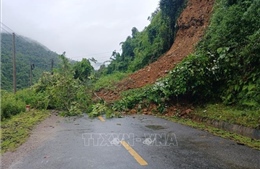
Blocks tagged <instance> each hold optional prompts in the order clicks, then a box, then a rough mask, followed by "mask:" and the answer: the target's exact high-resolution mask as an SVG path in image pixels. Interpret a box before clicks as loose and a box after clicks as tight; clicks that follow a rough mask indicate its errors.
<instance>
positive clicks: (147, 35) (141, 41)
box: [103, 0, 184, 74]
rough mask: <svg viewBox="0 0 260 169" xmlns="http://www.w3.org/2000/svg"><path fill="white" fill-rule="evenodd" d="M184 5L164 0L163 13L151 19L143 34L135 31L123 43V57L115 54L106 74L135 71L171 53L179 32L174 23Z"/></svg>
mask: <svg viewBox="0 0 260 169" xmlns="http://www.w3.org/2000/svg"><path fill="white" fill-rule="evenodd" d="M183 5H184V1H182V0H161V3H160V9H159V8H158V9H156V10H155V11H154V12H153V13H152V15H151V16H150V17H149V18H148V20H149V21H150V22H151V23H150V24H149V25H148V26H147V27H146V28H145V29H144V30H143V31H138V30H137V28H135V27H133V28H132V36H128V37H127V38H126V40H125V41H124V42H121V43H120V44H121V45H122V54H120V53H114V52H113V54H112V56H113V57H112V58H111V62H110V64H109V65H108V66H107V68H106V70H105V71H104V70H103V73H104V74H112V73H114V72H117V71H120V72H133V71H136V70H138V69H141V68H143V67H144V66H146V65H147V64H149V63H152V62H154V61H155V60H156V59H157V58H158V57H160V56H161V55H162V54H163V53H165V52H166V51H167V50H168V49H170V47H171V45H172V43H173V40H174V36H175V32H176V31H177V27H175V23H176V20H177V17H178V15H179V14H180V11H181V9H182V8H183Z"/></svg>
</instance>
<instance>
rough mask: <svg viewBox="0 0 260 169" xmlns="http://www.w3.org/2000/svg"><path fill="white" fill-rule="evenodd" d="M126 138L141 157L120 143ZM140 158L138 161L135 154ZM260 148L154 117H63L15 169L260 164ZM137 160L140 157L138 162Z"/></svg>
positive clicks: (151, 168)
mask: <svg viewBox="0 0 260 169" xmlns="http://www.w3.org/2000/svg"><path fill="white" fill-rule="evenodd" d="M123 141H125V142H126V143H128V145H129V146H130V147H131V148H133V149H134V150H135V152H136V153H137V154H138V155H140V157H142V160H143V161H145V162H146V163H147V165H144V166H142V165H140V163H139V162H140V157H139V158H138V157H136V156H135V155H134V156H133V155H132V154H130V153H129V152H128V150H126V148H125V147H124V146H122V144H121V143H122V142H123ZM134 157H136V158H137V160H136V159H135V158H134ZM259 159H260V151H257V150H254V149H251V148H248V147H246V146H242V145H238V144H236V143H235V142H234V141H230V140H226V139H222V138H219V137H216V136H213V135H212V134H210V133H207V132H204V131H200V130H196V129H193V128H190V127H187V126H183V125H180V124H176V123H173V122H170V121H167V120H164V119H160V118H156V117H153V116H143V115H135V116H128V117H124V118H118V119H117V118H114V119H108V120H106V121H105V122H102V121H100V120H99V119H98V118H96V119H89V118H88V117H86V116H85V117H81V118H65V119H64V121H61V122H59V129H58V130H57V131H56V132H55V134H54V135H53V136H52V137H50V138H48V139H47V140H45V141H43V142H42V143H41V145H40V146H38V147H37V148H36V149H34V150H32V151H31V152H30V153H28V154H27V155H26V156H24V157H23V158H22V159H20V160H18V161H15V162H14V163H13V164H12V165H11V166H10V168H13V169H18V168H19V169H92V168H95V169H139V168H140V169H141V168H149V169H175V168H176V169H182V168H185V169H186V168H187V169H188V168H201V169H203V168H208V169H216V168H223V169H224V168H231V169H232V168H234V169H239V168H241V169H242V168H260V161H259ZM138 160H139V162H138Z"/></svg>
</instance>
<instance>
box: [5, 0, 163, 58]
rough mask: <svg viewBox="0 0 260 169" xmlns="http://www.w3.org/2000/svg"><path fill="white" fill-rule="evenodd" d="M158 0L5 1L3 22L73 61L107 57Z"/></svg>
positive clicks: (140, 27)
mask: <svg viewBox="0 0 260 169" xmlns="http://www.w3.org/2000/svg"><path fill="white" fill-rule="evenodd" d="M158 4H159V0H2V9H1V14H2V15H1V22H2V23H4V24H5V25H7V26H8V27H10V28H11V29H12V30H13V31H14V32H16V33H17V34H20V35H22V36H25V37H28V38H31V39H33V40H36V41H38V42H40V43H42V44H43V45H45V46H46V47H48V48H49V49H50V50H52V51H54V52H57V53H58V54H62V53H63V52H64V51H66V56H67V57H68V58H71V59H73V60H81V59H82V58H84V57H85V58H91V57H94V58H95V59H97V60H98V61H99V62H104V61H106V60H108V59H109V58H110V56H111V54H112V51H113V50H117V51H120V45H119V43H120V42H122V41H125V39H126V37H127V36H129V35H131V29H132V28H133V27H136V28H137V29H138V30H139V31H141V30H143V28H144V27H145V26H147V25H148V24H149V21H148V20H147V18H148V16H150V15H151V13H152V12H154V11H155V9H156V8H157V7H158Z"/></svg>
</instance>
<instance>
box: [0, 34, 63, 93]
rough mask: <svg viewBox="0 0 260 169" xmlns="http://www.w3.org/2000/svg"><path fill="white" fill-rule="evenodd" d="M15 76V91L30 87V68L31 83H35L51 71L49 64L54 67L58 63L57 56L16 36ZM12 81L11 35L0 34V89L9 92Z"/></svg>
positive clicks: (41, 46) (30, 41) (31, 41)
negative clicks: (44, 73)
mask: <svg viewBox="0 0 260 169" xmlns="http://www.w3.org/2000/svg"><path fill="white" fill-rule="evenodd" d="M15 42H16V71H17V72H16V76H17V89H22V88H25V87H28V86H29V85H30V67H31V65H32V64H34V69H33V70H32V73H33V76H32V82H33V83H35V82H37V80H38V79H39V77H40V76H41V74H42V73H43V72H44V71H51V62H52V60H53V62H54V67H57V65H58V63H59V58H58V54H57V53H55V52H53V51H51V50H49V49H48V48H47V47H45V46H44V45H42V44H41V43H39V42H37V41H35V40H32V39H30V38H27V37H23V36H20V35H17V36H16V39H15ZM12 80H13V49H12V35H11V34H7V33H1V89H4V90H11V89H12Z"/></svg>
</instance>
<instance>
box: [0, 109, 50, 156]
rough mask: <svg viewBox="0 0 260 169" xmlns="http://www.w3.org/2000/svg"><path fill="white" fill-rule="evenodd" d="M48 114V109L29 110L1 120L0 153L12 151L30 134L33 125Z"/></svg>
mask: <svg viewBox="0 0 260 169" xmlns="http://www.w3.org/2000/svg"><path fill="white" fill-rule="evenodd" d="M49 115H50V113H49V111H40V110H31V111H27V112H22V113H20V114H17V115H14V116H12V117H10V118H9V119H5V120H3V121H2V122H1V130H0V132H1V154H2V153H4V152H6V151H14V150H15V149H16V148H17V147H19V146H20V145H21V144H23V143H24V142H25V141H26V140H27V139H28V137H29V136H30V133H31V130H32V129H33V127H34V126H35V125H36V124H38V123H39V122H41V121H42V120H44V119H45V118H46V117H48V116H49Z"/></svg>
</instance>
